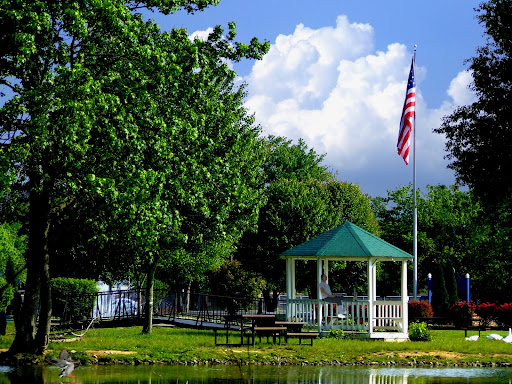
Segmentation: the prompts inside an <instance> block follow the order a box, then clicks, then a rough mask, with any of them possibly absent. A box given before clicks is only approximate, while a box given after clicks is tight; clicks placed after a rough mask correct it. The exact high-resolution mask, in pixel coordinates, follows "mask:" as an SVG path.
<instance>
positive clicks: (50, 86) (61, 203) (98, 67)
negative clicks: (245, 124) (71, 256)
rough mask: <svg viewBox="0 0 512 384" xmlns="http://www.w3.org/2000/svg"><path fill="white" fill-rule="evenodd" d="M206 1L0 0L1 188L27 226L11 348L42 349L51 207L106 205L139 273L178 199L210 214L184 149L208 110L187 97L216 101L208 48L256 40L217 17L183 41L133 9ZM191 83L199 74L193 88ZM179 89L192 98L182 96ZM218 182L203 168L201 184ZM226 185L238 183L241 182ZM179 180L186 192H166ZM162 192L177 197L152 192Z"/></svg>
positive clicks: (175, 218)
mask: <svg viewBox="0 0 512 384" xmlns="http://www.w3.org/2000/svg"><path fill="white" fill-rule="evenodd" d="M216 3H217V1H216V0H212V1H208V0H195V1H183V0H176V1H173V0H151V1H149V0H148V1H146V2H138V3H125V2H123V1H119V0H110V1H105V2H101V4H100V3H97V2H90V1H87V0H82V1H78V2H71V3H69V2H53V1H38V2H33V1H28V0H27V1H17V2H2V3H1V5H0V28H1V29H2V31H7V33H5V34H3V35H2V44H1V45H2V54H1V56H0V84H1V86H2V93H3V94H5V95H6V97H7V98H8V99H7V100H6V102H5V104H4V105H3V106H2V108H1V109H0V127H1V128H0V129H1V131H0V138H1V148H0V150H1V152H0V154H1V156H0V159H1V160H0V166H2V172H0V174H2V178H1V180H0V181H1V182H2V190H9V187H8V186H9V185H11V186H13V185H16V186H17V188H19V191H20V193H19V195H20V196H21V197H22V198H25V199H26V207H27V217H28V228H27V232H28V234H29V235H28V236H29V238H28V249H27V284H26V293H25V299H24V305H23V316H22V319H23V322H22V324H21V325H20V327H19V328H18V331H17V333H16V337H15V340H14V342H13V345H12V346H11V349H10V351H11V352H13V353H14V352H29V353H42V352H44V350H45V349H46V345H47V336H48V333H49V326H50V316H51V297H50V285H49V278H50V270H49V264H50V253H51V251H50V249H49V246H48V244H49V243H48V239H49V238H50V235H49V233H50V232H51V229H52V220H53V219H54V218H55V216H56V215H57V214H59V213H60V212H61V211H62V210H63V209H65V208H66V207H68V206H70V205H72V204H78V203H79V202H80V201H84V200H86V199H88V198H90V199H99V200H101V201H105V202H107V203H108V204H110V205H111V208H112V209H111V210H110V211H109V212H110V213H112V215H111V216H110V220H113V219H116V220H118V223H119V226H120V227H123V226H124V228H126V229H130V228H133V229H132V232H130V233H128V234H126V237H125V238H128V239H129V240H130V243H129V244H128V245H127V247H126V248H127V249H128V250H130V251H131V252H134V253H135V252H136V254H137V255H138V257H139V258H142V256H144V260H145V262H144V263H143V265H144V266H146V271H147V273H148V274H149V275H151V273H153V272H154V268H155V265H157V259H156V257H157V256H156V255H157V254H158V250H159V249H160V248H161V247H163V245H168V244H172V245H173V247H175V246H176V244H181V243H183V242H184V241H185V239H184V236H183V234H182V233H181V232H180V231H179V228H180V226H181V224H182V217H183V216H182V214H181V212H180V208H181V206H180V204H184V205H185V208H184V209H185V210H186V209H188V212H192V211H193V209H194V208H199V210H200V212H201V214H202V215H204V216H208V215H209V214H210V211H208V210H207V209H203V210H202V211H201V209H202V208H204V207H205V206H207V204H206V203H205V201H206V198H205V195H208V194H205V193H204V192H203V189H202V188H201V186H200V185H201V183H203V182H204V181H205V180H207V179H208V174H209V173H211V171H212V169H211V168H210V169H208V168H205V167H202V166H200V164H197V162H196V161H194V159H197V155H198V154H199V152H200V148H201V146H204V147H205V148H208V144H209V141H211V140H214V139H215V138H214V137H206V138H203V137H202V136H201V129H200V128H201V127H205V126H207V125H206V124H207V123H211V121H210V119H208V118H207V117H206V116H207V112H211V110H208V111H203V110H201V109H198V108H197V105H203V106H205V107H206V106H208V105H209V104H208V102H204V103H203V104H201V101H200V100H208V101H213V105H214V106H219V103H220V102H222V101H225V99H222V100H221V101H219V100H213V99H208V97H210V94H209V93H208V92H209V91H210V90H211V89H212V88H213V87H214V86H212V87H210V88H208V87H207V86H206V82H207V81H212V80H214V79H215V78H216V79H217V80H216V81H215V80H214V81H213V82H214V84H215V85H217V86H219V83H220V82H221V81H222V77H220V76H219V73H221V72H223V71H224V72H225V73H227V66H226V65H225V64H224V65H220V64H219V63H218V62H219V58H221V57H222V58H224V59H230V60H239V59H241V58H244V57H255V58H258V57H261V55H262V54H263V53H264V52H265V51H266V50H267V49H268V44H260V43H259V42H258V41H257V40H256V39H254V40H252V41H251V44H250V45H248V44H241V43H234V41H233V39H234V36H235V33H234V24H230V31H229V33H228V35H227V37H226V38H222V33H223V31H222V29H221V28H220V27H217V28H215V30H214V32H213V33H212V34H211V35H210V38H209V40H208V41H205V42H200V41H195V42H191V41H190V39H189V38H188V35H187V34H186V31H183V30H173V31H171V32H170V33H161V32H160V31H159V28H158V26H157V25H155V24H154V23H152V22H151V21H150V22H144V21H143V20H142V17H141V16H140V15H139V14H137V13H136V11H137V10H138V9H139V8H142V7H149V8H155V9H158V10H161V11H163V12H164V13H169V12H173V11H176V10H178V9H182V8H183V9H186V10H187V11H195V10H200V9H203V8H205V7H206V6H207V5H209V4H216ZM230 79H231V78H230V77H229V76H228V80H230ZM198 84H202V85H203V86H202V87H198V88H194V87H195V86H197V85H198ZM222 89H224V90H225V89H226V88H222ZM226 93H229V90H227V91H226ZM211 97H212V98H214V97H216V95H215V94H213V95H211ZM191 100H196V103H195V104H194V105H193V106H190V105H189V102H190V101H191ZM235 128H236V126H233V131H234V132H236V129H235ZM208 129H211V130H212V131H213V130H214V128H213V127H209V126H208ZM244 132H245V131H244V130H243V129H242V130H241V132H239V133H238V135H240V136H242V135H243V134H244ZM247 134H248V135H249V136H251V135H254V130H252V131H251V132H250V133H247ZM234 137H235V138H236V137H239V136H236V134H234ZM160 139H164V140H163V141H160ZM173 140H174V141H175V142H176V143H175V144H174V145H171V144H172V143H173ZM207 153H210V152H208V151H207ZM219 158H220V160H219V159H218V158H217V157H214V158H212V157H210V158H208V160H209V161H210V164H211V166H212V167H215V166H217V167H218V168H219V169H224V168H229V166H230V164H227V163H224V162H222V158H221V156H219ZM184 159H185V160H187V161H183V160H184ZM171 170H172V171H171ZM226 172H227V171H226ZM218 173H219V172H218ZM218 173H217V174H218ZM233 173H235V171H233ZM214 175H216V174H215V173H214ZM241 177H242V176H239V178H241ZM218 181H219V180H218V179H217V178H212V180H211V184H209V185H208V186H207V188H210V189H212V188H214V187H213V186H214V185H215V182H218ZM231 181H232V180H229V179H228V178H226V179H225V180H224V182H225V184H229V183H230V182H231ZM239 183H240V185H242V184H243V183H242V182H239ZM222 187H224V185H222ZM224 188H225V187H224ZM219 189H222V188H220V187H219ZM11 190H14V188H11ZM234 190H235V191H236V192H235V193H238V194H239V195H243V188H242V187H240V188H236V186H235V188H234ZM248 190H251V189H250V188H248ZM183 191H186V192H187V195H186V196H183V195H180V193H183ZM248 193H249V192H248ZM169 196H172V197H173V199H174V200H176V201H178V203H171V202H169V201H168V200H166V197H169ZM239 197H240V198H243V196H239ZM229 209H231V206H229ZM249 209H250V208H249V207H247V210H249ZM212 211H213V210H212ZM214 213H215V212H214ZM184 216H185V217H186V215H184ZM222 219H223V217H221V218H220V219H217V218H216V217H215V220H217V223H218V225H217V227H216V228H215V230H220V229H223V226H222V223H224V221H223V220H222ZM132 225H133V226H134V227H132ZM144 226H147V228H146V227H144ZM94 227H95V229H96V230H98V231H99V232H96V233H100V234H101V235H97V238H96V239H98V238H101V239H102V240H105V242H107V241H108V240H110V239H109V238H108V237H109V235H108V234H107V232H105V231H102V229H105V228H108V225H106V224H102V223H100V222H98V223H96V225H94ZM143 228H144V229H143ZM120 233H121V231H120V230H118V231H117V232H116V234H120ZM156 233H158V234H159V235H157V234H156ZM146 235H147V236H146ZM148 281H151V280H150V279H148ZM38 310H39V318H38V326H37V333H36V334H35V337H34V330H35V329H36V318H37V316H38Z"/></svg>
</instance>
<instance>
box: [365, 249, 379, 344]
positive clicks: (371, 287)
mask: <svg viewBox="0 0 512 384" xmlns="http://www.w3.org/2000/svg"><path fill="white" fill-rule="evenodd" d="M375 264H376V261H375V260H374V259H373V258H371V259H370V260H368V271H367V275H368V277H367V278H368V332H369V333H370V334H371V333H372V332H373V323H374V316H375V314H374V311H373V306H374V302H375V299H376V296H375V286H376V283H377V282H376V273H375Z"/></svg>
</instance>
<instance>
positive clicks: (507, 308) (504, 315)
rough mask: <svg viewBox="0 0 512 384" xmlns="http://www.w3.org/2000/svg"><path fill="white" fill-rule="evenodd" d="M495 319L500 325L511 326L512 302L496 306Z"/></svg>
mask: <svg viewBox="0 0 512 384" xmlns="http://www.w3.org/2000/svg"><path fill="white" fill-rule="evenodd" d="M496 321H497V322H498V324H499V325H500V326H502V327H512V303H505V304H501V305H499V306H497V307H496Z"/></svg>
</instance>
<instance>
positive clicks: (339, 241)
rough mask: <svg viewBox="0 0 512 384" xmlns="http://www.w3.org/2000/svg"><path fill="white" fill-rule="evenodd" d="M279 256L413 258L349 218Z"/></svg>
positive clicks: (352, 258) (347, 258)
mask: <svg viewBox="0 0 512 384" xmlns="http://www.w3.org/2000/svg"><path fill="white" fill-rule="evenodd" d="M281 257H282V258H289V257H293V258H306V259H317V258H328V259H343V260H367V259H369V258H371V257H376V258H378V259H387V260H397V259H398V260H403V259H412V258H413V256H412V255H410V254H409V253H407V252H404V251H402V250H401V249H400V248H398V247H395V246H394V245H392V244H390V243H388V242H387V241H384V240H382V239H381V238H379V237H377V236H375V235H372V234H371V233H370V232H367V231H365V230H364V229H362V228H359V227H358V226H357V225H355V224H352V223H350V222H348V221H347V222H346V223H345V224H343V225H340V226H338V227H336V228H333V229H331V230H330V231H327V232H325V233H322V234H321V235H319V236H317V237H315V238H313V239H311V240H309V241H306V242H305V243H302V244H299V245H297V246H296V247H294V248H292V249H289V250H287V251H285V252H283V253H282V254H281Z"/></svg>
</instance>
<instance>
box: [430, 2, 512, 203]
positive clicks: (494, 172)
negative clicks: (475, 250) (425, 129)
mask: <svg viewBox="0 0 512 384" xmlns="http://www.w3.org/2000/svg"><path fill="white" fill-rule="evenodd" d="M477 12H478V15H477V19H478V20H479V22H480V24H482V25H483V26H484V27H485V35H486V37H487V43H486V44H485V45H484V46H482V47H479V48H478V49H477V51H476V53H477V55H476V56H475V57H473V58H471V59H470V60H469V64H470V65H469V70H470V71H471V73H472V76H473V83H472V86H471V89H472V90H473V91H474V92H475V94H476V96H477V100H476V101H475V102H474V103H473V104H470V105H465V106H462V107H458V108H457V109H455V111H454V112H453V113H452V114H451V115H449V116H446V117H445V118H444V119H443V123H442V125H441V127H439V128H437V129H435V130H434V132H437V133H441V134H444V135H446V138H447V141H446V151H447V152H448V155H447V156H446V157H447V158H448V159H449V160H451V161H452V162H451V163H450V165H449V168H451V169H453V170H454V171H455V175H456V178H457V180H458V181H459V182H460V183H462V184H466V185H468V186H469V187H470V188H471V190H472V191H473V193H474V194H475V195H476V196H478V197H479V198H481V199H482V200H483V202H484V203H485V205H490V206H495V205H496V204H500V203H501V202H502V201H503V200H505V199H507V198H509V197H510V196H511V195H512V179H511V178H510V174H511V173H512V150H511V149H512V123H511V120H510V116H511V115H512V105H511V103H510V100H511V98H512V93H511V92H512V73H511V71H510V68H511V67H512V43H511V41H512V36H511V32H510V31H511V27H512V2H510V1H509V0H489V1H487V2H483V3H482V4H480V7H479V8H478V9H477Z"/></svg>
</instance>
